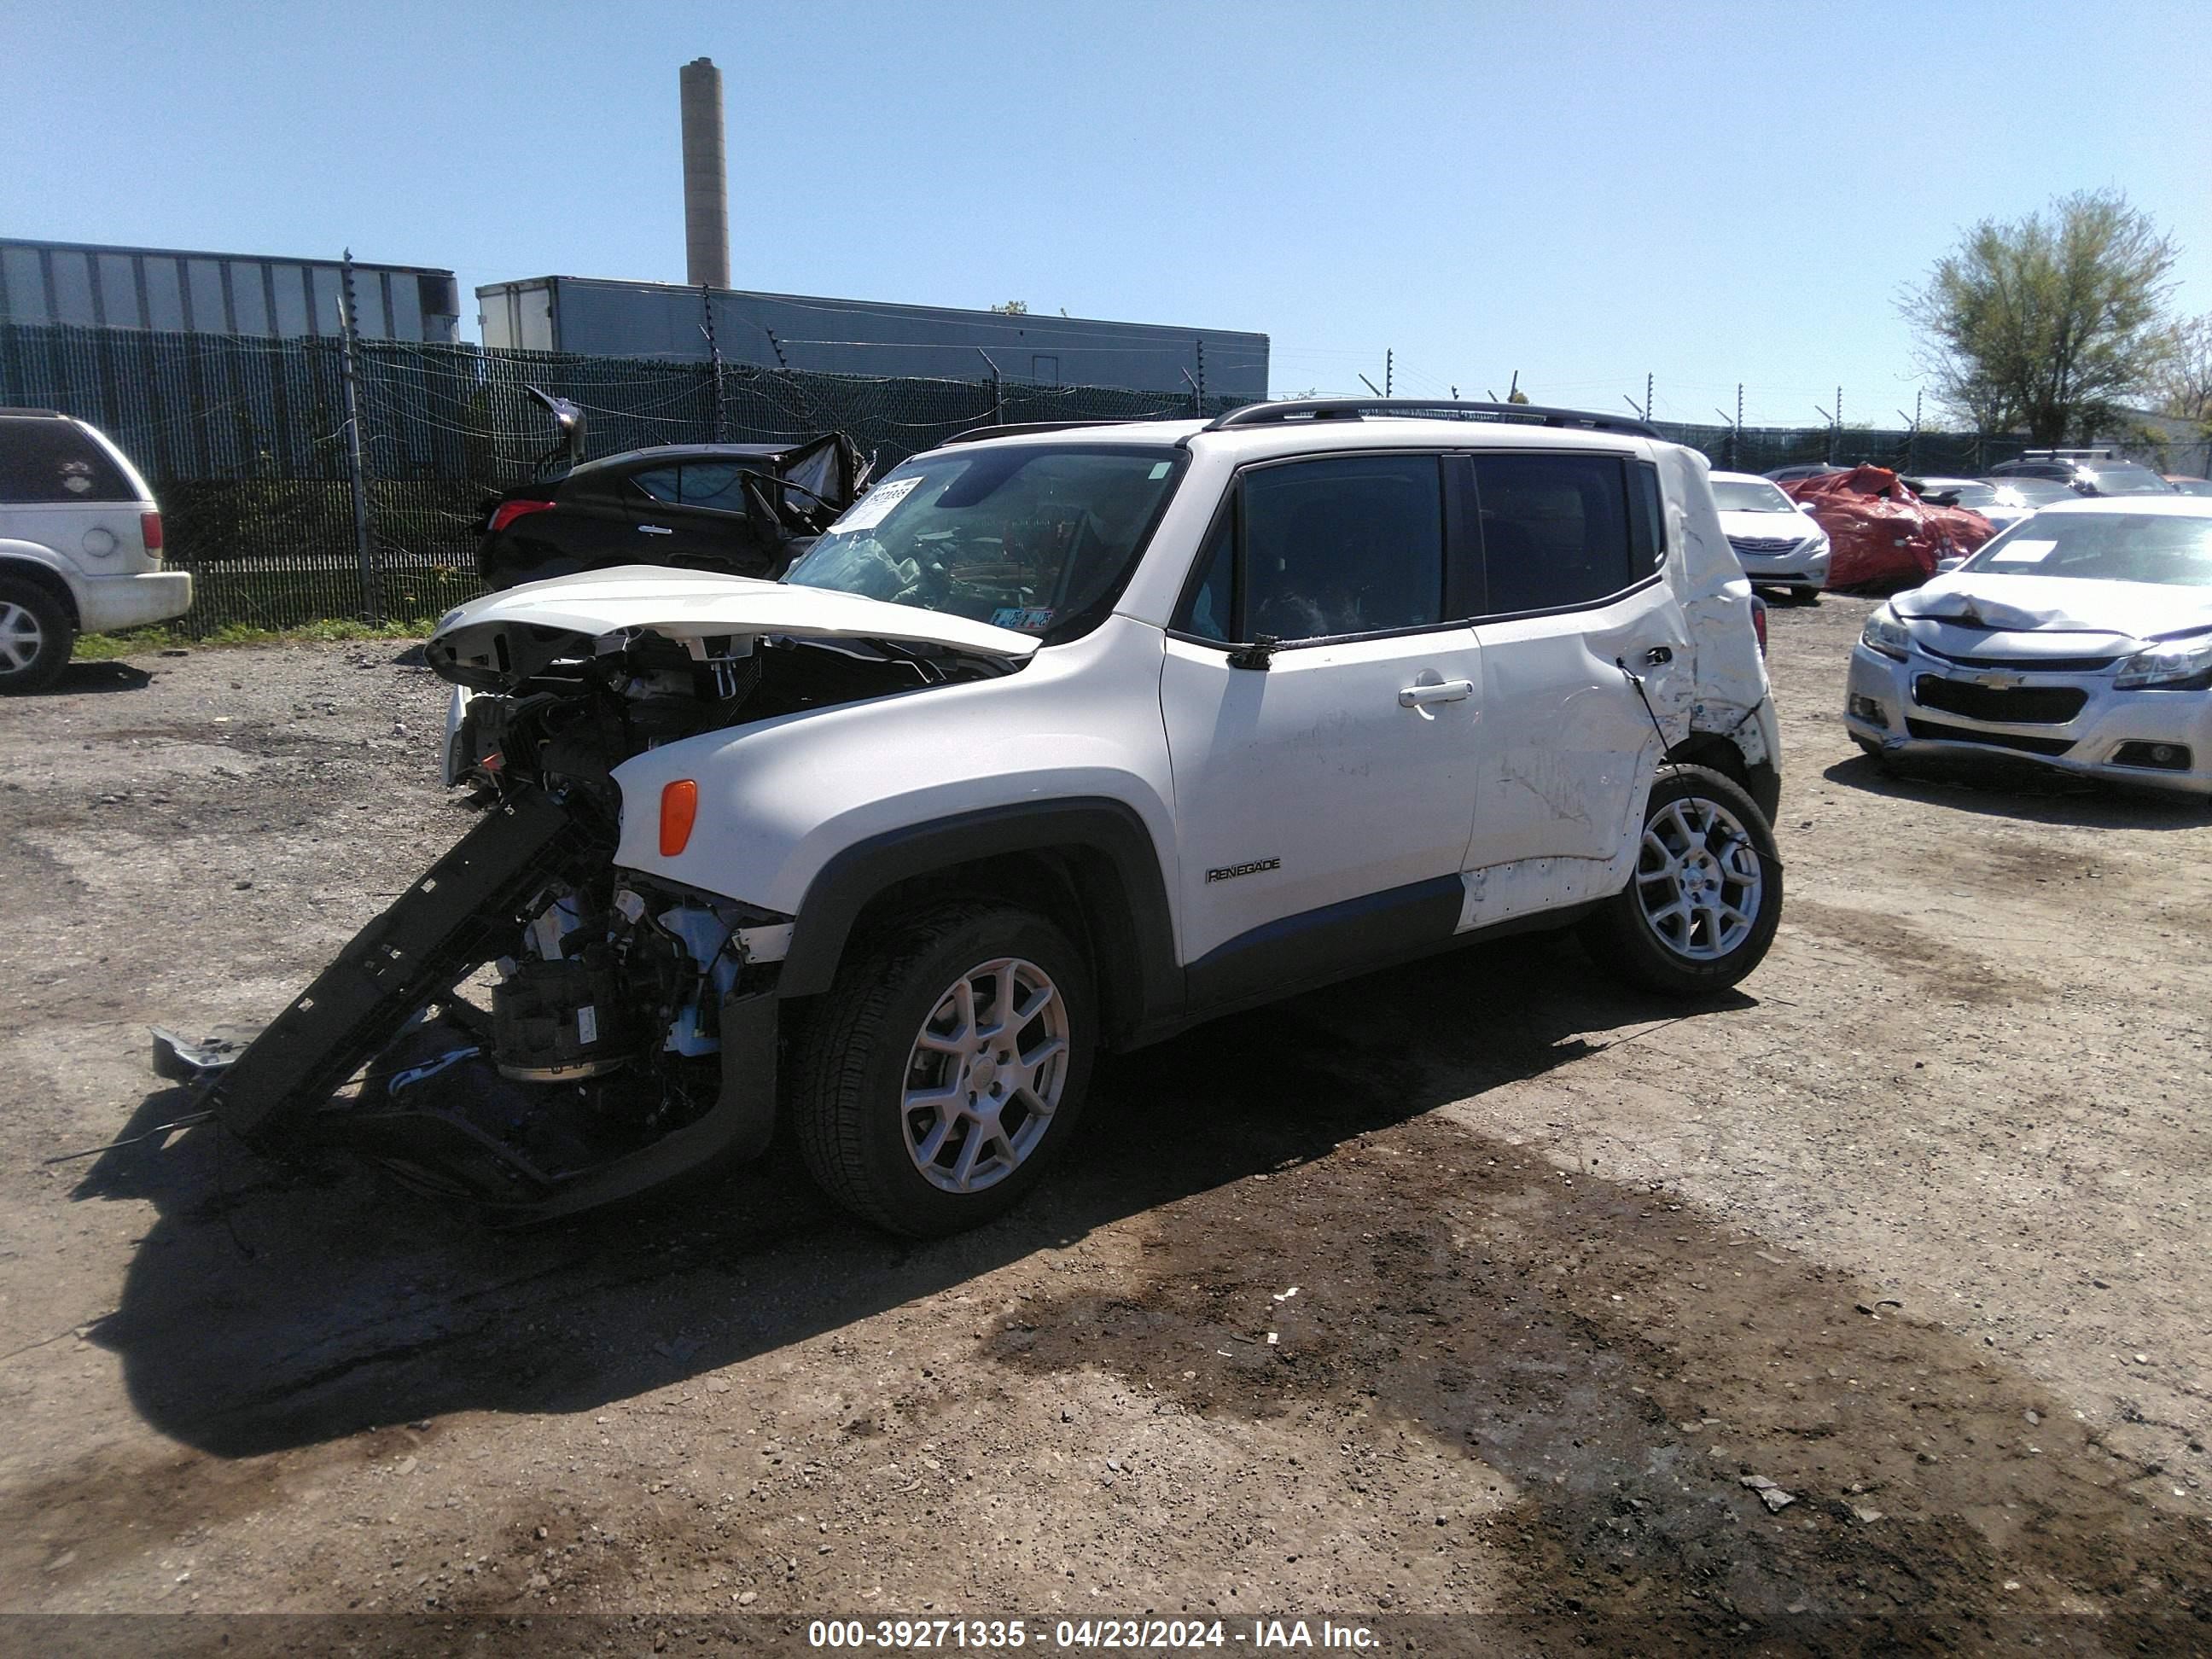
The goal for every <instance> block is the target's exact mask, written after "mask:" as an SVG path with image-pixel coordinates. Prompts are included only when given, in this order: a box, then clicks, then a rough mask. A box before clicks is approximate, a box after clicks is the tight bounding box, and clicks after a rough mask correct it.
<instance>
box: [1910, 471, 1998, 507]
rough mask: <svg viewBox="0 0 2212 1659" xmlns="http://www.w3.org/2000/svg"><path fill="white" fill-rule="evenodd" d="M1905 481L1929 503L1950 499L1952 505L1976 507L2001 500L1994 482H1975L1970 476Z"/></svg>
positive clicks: (1988, 505)
mask: <svg viewBox="0 0 2212 1659" xmlns="http://www.w3.org/2000/svg"><path fill="white" fill-rule="evenodd" d="M1905 485H1906V487H1907V488H1908V489H1911V491H1912V493H1913V494H1914V495H1917V496H1919V497H1920V499H1921V500H1922V501H1928V502H1931V503H1934V502H1942V501H1950V502H1951V504H1952V505H1953V506H1954V507H1971V508H1976V509H1978V508H1981V507H1996V506H1998V505H1999V504H2000V503H2001V502H2002V496H2001V495H1999V493H1998V487H1997V486H1996V484H1985V483H1975V482H1974V481H1973V480H1972V479H1971V478H1907V479H1906V480H1905ZM1954 497H1956V499H1955V500H1954V499H1953V498H1954ZM2006 504H2008V505H2009V503H2006Z"/></svg>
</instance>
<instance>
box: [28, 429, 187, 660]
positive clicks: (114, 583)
mask: <svg viewBox="0 0 2212 1659" xmlns="http://www.w3.org/2000/svg"><path fill="white" fill-rule="evenodd" d="M191 604H192V579H191V574H190V573H189V572H186V571H182V570H164V569H162V568H161V510H160V509H159V508H158V507H155V504H154V495H153V492H152V491H151V490H149V489H147V488H146V481H145V480H144V479H143V478H142V477H139V476H138V470H137V468H136V467H134V466H132V465H131V463H130V462H129V461H128V460H126V459H124V455H123V452H122V451H121V450H119V449H118V448H117V447H115V446H114V445H113V444H112V443H110V442H109V441H107V439H106V437H105V436H104V435H102V434H100V433H99V432H97V431H95V430H94V428H91V427H89V426H87V425H86V424H85V423H84V422H82V421H78V420H72V419H71V418H70V416H66V415H63V414H59V413H57V412H56V411H55V410H51V409H0V692H13V691H38V690H43V689H45V688H46V686H48V685H51V684H53V682H54V679H55V678H56V677H57V676H58V675H59V674H60V672H61V671H62V669H63V667H64V665H66V664H67V663H68V661H69V659H70V652H71V651H73V650H74V649H76V636H77V635H78V634H79V633H80V632H83V633H105V632H106V631H107V630H108V629H116V628H135V627H137V626H138V625H140V624H141V623H156V622H167V621H168V620H169V619H170V618H171V617H181V616H183V615H184V614H185V611H189V610H191Z"/></svg>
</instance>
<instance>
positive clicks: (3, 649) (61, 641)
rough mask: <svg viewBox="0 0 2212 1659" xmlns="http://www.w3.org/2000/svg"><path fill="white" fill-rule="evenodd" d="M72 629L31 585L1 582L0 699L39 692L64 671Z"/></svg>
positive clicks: (55, 603) (56, 605)
mask: <svg viewBox="0 0 2212 1659" xmlns="http://www.w3.org/2000/svg"><path fill="white" fill-rule="evenodd" d="M74 649H76V626H75V625H74V624H73V623H71V622H70V617H69V612H68V611H67V610H65V609H64V607H63V605H62V604H61V602H60V601H59V600H58V599H55V598H54V596H53V595H52V593H49V592H47V591H46V589H45V588H43V587H40V586H38V585H37V584H36V583H34V582H27V581H22V580H18V579H15V578H13V577H0V694H14V693H18V692H24V691H43V690H46V688H47V687H48V686H50V685H52V684H53V683H54V681H55V680H56V679H57V678H59V677H60V675H61V671H62V670H63V669H64V667H66V666H67V665H68V663H69V659H70V652H71V651H72V650H74Z"/></svg>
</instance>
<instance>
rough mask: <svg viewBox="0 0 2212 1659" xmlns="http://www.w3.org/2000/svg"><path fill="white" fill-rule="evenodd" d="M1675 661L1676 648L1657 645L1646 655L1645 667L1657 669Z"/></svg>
mask: <svg viewBox="0 0 2212 1659" xmlns="http://www.w3.org/2000/svg"><path fill="white" fill-rule="evenodd" d="M1672 661H1674V647H1673V646H1671V645H1655V646H1653V647H1651V648H1650V650H1649V651H1647V652H1645V653H1644V666H1645V667H1646V668H1657V667H1659V666H1660V665H1662V664H1664V663H1670V662H1672Z"/></svg>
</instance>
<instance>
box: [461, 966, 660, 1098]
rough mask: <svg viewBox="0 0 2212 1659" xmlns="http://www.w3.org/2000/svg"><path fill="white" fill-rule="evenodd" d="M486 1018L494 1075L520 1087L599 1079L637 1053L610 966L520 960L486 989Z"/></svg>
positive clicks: (617, 979) (619, 987) (616, 977)
mask: <svg viewBox="0 0 2212 1659" xmlns="http://www.w3.org/2000/svg"><path fill="white" fill-rule="evenodd" d="M491 1018H492V1051H493V1054H494V1055H495V1057H496V1059H497V1060H498V1063H499V1071H500V1075H501V1077H507V1078H513V1079H515V1080H516V1081H518V1082H525V1083H556V1082H562V1081H565V1080H567V1079H573V1078H585V1077H599V1076H601V1075H602V1074H604V1073H608V1072H611V1071H613V1070H614V1069H616V1067H617V1066H621V1065H622V1064H623V1061H625V1060H629V1058H630V1056H631V1055H632V1054H634V1053H635V1049H636V1044H635V1042H634V1040H633V1039H632V1036H631V1034H630V1030H629V1019H628V1018H627V1017H626V1015H625V1012H624V1010H623V1002H622V992H621V986H620V982H619V978H618V975H617V973H616V971H615V969H613V967H611V965H607V966H603V965H599V964H596V963H592V962H589V961H582V962H574V961H566V962H544V961H538V960H534V959H533V960H528V961H523V962H519V963H516V964H515V968H514V972H513V974H511V975H508V976H507V978H506V979H504V980H502V981H500V982H499V983H498V984H497V985H495V986H494V987H492V994H491Z"/></svg>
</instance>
